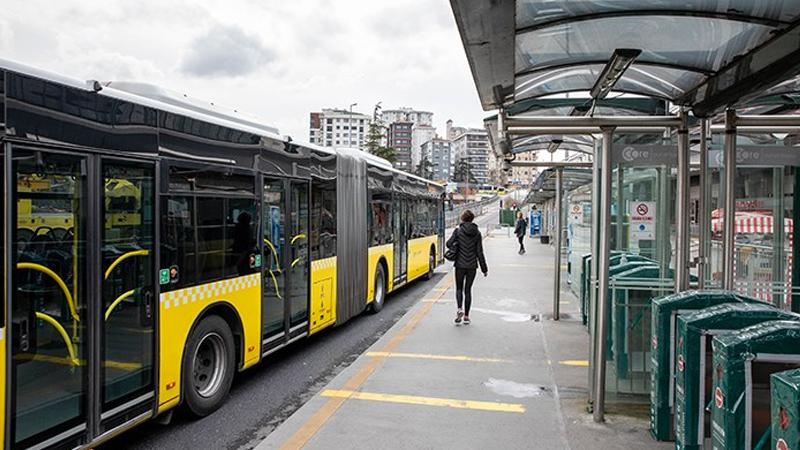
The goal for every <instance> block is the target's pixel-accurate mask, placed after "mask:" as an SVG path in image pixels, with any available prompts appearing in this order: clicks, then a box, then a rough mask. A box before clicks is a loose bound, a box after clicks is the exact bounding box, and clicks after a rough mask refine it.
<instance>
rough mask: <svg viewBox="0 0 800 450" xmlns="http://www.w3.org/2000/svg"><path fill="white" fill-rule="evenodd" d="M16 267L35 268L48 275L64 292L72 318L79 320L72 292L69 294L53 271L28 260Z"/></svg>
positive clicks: (64, 284) (62, 281)
mask: <svg viewBox="0 0 800 450" xmlns="http://www.w3.org/2000/svg"><path fill="white" fill-rule="evenodd" d="M17 269H30V270H35V271H37V272H42V273H43V274H45V275H47V276H49V277H50V278H52V279H53V281H55V282H56V284H57V285H58V287H60V288H61V291H63V292H64V296H65V297H67V305H68V306H69V312H70V314H71V315H72V318H73V319H75V321H76V322H80V320H81V318H80V317H79V316H78V310H77V309H76V308H75V300H73V298H72V294H70V292H69V289H68V288H67V284H66V283H64V280H62V279H61V277H59V276H58V274H56V273H55V272H53V271H52V270H50V269H48V268H47V267H45V266H43V265H41V264H36V263H30V262H21V263H17Z"/></svg>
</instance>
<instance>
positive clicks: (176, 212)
mask: <svg viewBox="0 0 800 450" xmlns="http://www.w3.org/2000/svg"><path fill="white" fill-rule="evenodd" d="M163 205H164V206H163V207H162V211H163V212H164V218H163V220H162V229H163V232H162V234H161V266H160V267H161V270H168V271H169V283H168V284H167V285H165V286H162V290H171V289H176V288H181V287H184V286H191V285H192V284H194V281H195V279H196V274H195V248H194V247H195V246H194V242H195V240H194V225H193V223H194V199H192V198H191V197H168V198H165V199H164V201H163Z"/></svg>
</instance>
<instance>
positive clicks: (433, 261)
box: [425, 249, 436, 280]
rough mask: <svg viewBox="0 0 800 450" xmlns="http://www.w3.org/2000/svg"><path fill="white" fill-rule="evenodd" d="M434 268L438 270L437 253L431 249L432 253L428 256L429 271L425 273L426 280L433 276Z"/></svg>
mask: <svg viewBox="0 0 800 450" xmlns="http://www.w3.org/2000/svg"><path fill="white" fill-rule="evenodd" d="M434 270H436V253H435V252H434V251H433V249H431V254H430V256H428V273H426V274H425V279H426V280H430V279H432V278H433V271H434Z"/></svg>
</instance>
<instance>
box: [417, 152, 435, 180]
mask: <svg viewBox="0 0 800 450" xmlns="http://www.w3.org/2000/svg"><path fill="white" fill-rule="evenodd" d="M414 173H415V174H416V175H418V176H420V177H422V178H425V179H427V180H430V179H432V178H433V164H431V162H430V161H428V157H427V156H423V157H422V159H421V160H420V161H419V164H418V165H417V170H415V171H414Z"/></svg>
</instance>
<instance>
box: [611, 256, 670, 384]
mask: <svg viewBox="0 0 800 450" xmlns="http://www.w3.org/2000/svg"><path fill="white" fill-rule="evenodd" d="M642 270H647V272H648V273H657V272H659V267H658V265H657V264H656V263H654V262H652V261H628V262H626V263H624V264H617V265H616V266H611V267H609V268H608V278H609V279H619V278H626V277H627V278H631V276H632V275H635V274H641V273H643V272H641V271H642ZM619 295H620V292H619V291H618V292H617V297H619ZM609 297H611V294H609ZM649 302H650V298H648V299H647V303H649ZM611 303H612V307H611V308H608V316H607V318H606V320H607V322H606V323H608V324H611V328H610V329H609V333H608V334H607V335H606V345H607V348H608V351H607V352H606V356H607V360H609V361H610V360H614V361H615V362H616V363H617V376H619V375H622V376H623V377H627V374H628V371H629V368H628V364H627V359H626V357H625V356H624V355H626V352H624V351H623V348H622V347H621V346H619V345H618V346H615V345H614V342H615V336H616V337H617V338H619V336H620V334H621V333H620V327H619V325H620V324H619V323H618V320H625V317H622V316H625V315H626V314H625V313H624V312H620V311H619V310H618V309H615V307H614V306H615V305H616V304H617V303H618V298H617V299H613V298H612V299H611ZM612 317H613V318H616V319H617V320H612ZM640 319H641V318H640ZM648 334H649V333H648ZM624 340H625V339H624V336H623V340H622V341H620V340H619V339H616V342H620V343H621V342H624ZM623 360H624V361H623Z"/></svg>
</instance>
